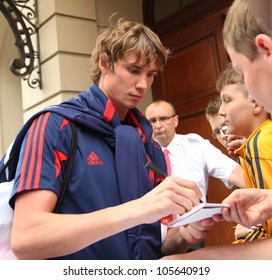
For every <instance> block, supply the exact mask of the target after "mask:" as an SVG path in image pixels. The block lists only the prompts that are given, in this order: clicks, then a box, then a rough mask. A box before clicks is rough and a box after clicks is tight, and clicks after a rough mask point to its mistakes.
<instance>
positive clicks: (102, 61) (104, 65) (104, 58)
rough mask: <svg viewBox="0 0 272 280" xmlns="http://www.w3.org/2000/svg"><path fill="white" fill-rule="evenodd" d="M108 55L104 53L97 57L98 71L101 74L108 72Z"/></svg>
mask: <svg viewBox="0 0 272 280" xmlns="http://www.w3.org/2000/svg"><path fill="white" fill-rule="evenodd" d="M108 59H109V58H108V55H107V54H106V53H102V54H101V55H100V57H99V64H98V65H99V69H100V70H101V72H103V71H105V70H108Z"/></svg>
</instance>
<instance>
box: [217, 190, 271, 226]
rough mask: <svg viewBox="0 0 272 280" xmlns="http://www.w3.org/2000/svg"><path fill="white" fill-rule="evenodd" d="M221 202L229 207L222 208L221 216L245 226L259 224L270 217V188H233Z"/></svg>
mask: <svg viewBox="0 0 272 280" xmlns="http://www.w3.org/2000/svg"><path fill="white" fill-rule="evenodd" d="M222 203H226V204H229V208H223V209H222V216H223V218H224V219H225V220H226V221H229V222H230V221H234V222H236V223H238V224H241V225H243V226H246V227H249V226H253V225H256V224H261V223H263V222H265V221H267V220H268V219H270V218H271V217H272V207H271V205H272V192H271V190H260V189H254V188H253V189H239V190H235V191H233V192H232V193H231V194H230V195H229V196H228V197H227V198H226V199H224V200H223V202H222ZM215 219H216V218H215Z"/></svg>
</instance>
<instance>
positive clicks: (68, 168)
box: [54, 122, 77, 213]
mask: <svg viewBox="0 0 272 280" xmlns="http://www.w3.org/2000/svg"><path fill="white" fill-rule="evenodd" d="M70 125H71V127H72V139H71V146H70V151H69V154H68V161H67V166H66V169H65V173H64V178H63V183H62V186H61V192H60V196H59V199H58V202H57V205H56V207H55V209H54V213H57V212H59V208H60V205H61V202H62V199H63V196H64V193H65V190H66V188H67V185H68V183H69V180H70V175H71V171H72V168H73V165H74V159H75V155H76V149H77V128H76V125H75V124H74V123H73V122H70Z"/></svg>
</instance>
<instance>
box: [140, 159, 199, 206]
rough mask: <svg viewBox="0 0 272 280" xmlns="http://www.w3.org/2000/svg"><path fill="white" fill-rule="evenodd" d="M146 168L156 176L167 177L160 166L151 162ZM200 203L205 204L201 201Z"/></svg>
mask: <svg viewBox="0 0 272 280" xmlns="http://www.w3.org/2000/svg"><path fill="white" fill-rule="evenodd" d="M145 167H146V168H147V169H149V170H152V171H154V172H155V173H156V174H158V175H160V176H162V177H163V178H166V177H167V174H166V173H165V172H163V171H162V170H161V169H160V168H159V167H158V166H156V165H155V164H154V163H153V162H152V161H149V162H148V163H147V164H146V165H145ZM199 203H203V201H202V200H201V199H199Z"/></svg>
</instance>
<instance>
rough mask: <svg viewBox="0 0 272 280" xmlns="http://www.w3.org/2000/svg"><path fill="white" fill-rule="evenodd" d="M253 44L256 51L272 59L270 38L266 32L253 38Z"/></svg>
mask: <svg viewBox="0 0 272 280" xmlns="http://www.w3.org/2000/svg"><path fill="white" fill-rule="evenodd" d="M255 44H256V46H257V48H258V51H259V52H260V53H263V54H265V56H266V57H267V58H268V59H269V60H271V61H272V38H271V37H270V36H268V35H266V34H259V35H257V36H256V38H255Z"/></svg>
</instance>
